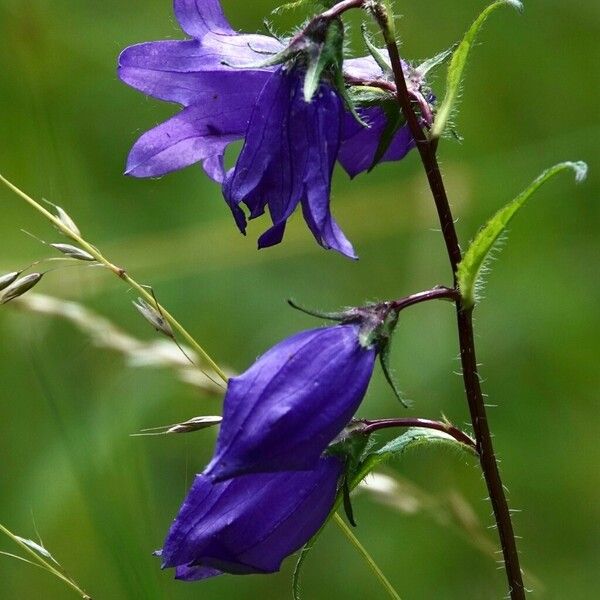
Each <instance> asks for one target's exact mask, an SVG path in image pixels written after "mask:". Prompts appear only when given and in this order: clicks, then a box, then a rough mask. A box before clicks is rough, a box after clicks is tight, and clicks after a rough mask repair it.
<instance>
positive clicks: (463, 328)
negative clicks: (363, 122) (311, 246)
mask: <svg viewBox="0 0 600 600" xmlns="http://www.w3.org/2000/svg"><path fill="white" fill-rule="evenodd" d="M373 14H374V17H375V19H376V21H377V22H378V24H379V26H380V28H381V31H382V33H383V37H384V40H385V44H386V49H387V52H388V54H389V57H390V61H391V65H392V70H393V73H394V80H395V82H396V89H397V98H398V103H399V104H400V106H401V108H402V112H403V113H404V116H405V118H406V120H407V123H408V125H409V127H410V130H411V133H412V135H413V138H414V140H415V143H416V146H417V149H418V151H419V154H420V156H421V162H422V163H423V167H424V168H425V173H426V175H427V180H428V182H429V187H430V189H431V193H432V195H433V198H434V201H435V206H436V210H437V213H438V218H439V221H440V225H441V229H442V234H443V236H444V241H445V244H446V249H447V253H448V258H449V260H450V265H451V267H452V273H453V275H454V284H455V287H456V272H457V267H458V264H459V263H460V261H461V258H462V255H461V251H460V246H459V242H458V235H457V232H456V227H455V226H454V218H453V215H452V210H451V208H450V203H449V201H448V195H447V193H446V188H445V185H444V180H443V178H442V174H441V171H440V168H439V164H438V161H437V141H436V140H429V139H428V137H427V135H426V133H425V131H424V129H423V127H422V126H421V123H420V122H419V118H418V116H417V114H416V112H415V110H414V108H413V105H412V102H411V97H410V94H409V91H408V87H407V84H406V80H405V77H404V72H403V70H402V61H401V58H400V53H399V50H398V44H397V43H396V39H395V37H394V35H393V32H392V28H391V25H390V21H389V15H388V14H387V12H386V11H385V9H384V7H383V6H382V5H381V4H378V5H377V7H376V8H375V9H374V10H373ZM455 302H456V314H457V325H458V333H459V342H460V357H461V363H462V374H463V381H464V387H465V391H466V395H467V400H468V404H469V410H470V413H471V421H472V424H473V430H474V432H475V439H476V447H477V452H478V454H479V458H480V463H481V469H482V471H483V475H484V478H485V482H486V485H487V488H488V492H489V496H490V500H491V503H492V507H493V510H494V517H495V520H496V525H497V528H498V534H499V537H500V543H501V545H502V553H503V556H504V567H505V570H506V576H507V579H508V584H509V590H510V597H511V599H512V600H523V599H524V598H525V587H524V585H523V575H522V572H521V567H520V564H519V554H518V550H517V544H516V539H515V533H514V529H513V525H512V520H511V514H510V509H509V507H508V501H507V499H506V494H505V491H504V486H503V484H502V480H501V478H500V471H499V469H498V463H497V461H496V457H495V454H494V447H493V442H492V436H491V433H490V429H489V425H488V420H487V414H486V409H485V403H484V399H483V393H482V391H481V384H480V379H479V372H478V367H477V358H476V353H475V339H474V331H473V318H472V317H473V308H472V307H471V308H465V307H464V306H463V304H462V301H461V299H460V296H457V297H456V298H455Z"/></svg>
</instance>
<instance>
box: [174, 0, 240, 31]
mask: <svg viewBox="0 0 600 600" xmlns="http://www.w3.org/2000/svg"><path fill="white" fill-rule="evenodd" d="M173 5H174V9H175V16H176V17H177V21H179V24H180V25H181V28H182V29H183V30H184V31H185V32H186V33H187V34H188V35H191V36H192V37H195V38H201V37H203V36H205V35H206V34H207V33H209V32H211V33H215V34H219V35H235V32H234V31H233V29H231V25H229V22H228V21H227V19H226V18H225V15H224V14H223V8H222V6H221V2H220V1H219V0H175V1H174V3H173Z"/></svg>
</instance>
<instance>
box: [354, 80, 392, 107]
mask: <svg viewBox="0 0 600 600" xmlns="http://www.w3.org/2000/svg"><path fill="white" fill-rule="evenodd" d="M348 96H349V97H350V101H351V102H352V104H353V105H354V106H355V107H357V108H370V107H372V106H380V105H381V104H382V103H384V102H385V103H388V104H392V103H394V104H396V106H397V102H396V100H395V99H394V98H393V96H392V95H391V94H390V93H389V92H388V91H386V90H383V89H381V88H376V87H372V86H369V85H351V86H350V87H349V88H348Z"/></svg>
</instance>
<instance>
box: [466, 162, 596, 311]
mask: <svg viewBox="0 0 600 600" xmlns="http://www.w3.org/2000/svg"><path fill="white" fill-rule="evenodd" d="M565 170H573V171H574V172H575V179H576V181H578V182H579V181H583V179H585V176H586V173H587V165H586V164H585V163H584V162H581V161H580V162H563V163H559V164H557V165H554V166H553V167H551V168H550V169H547V170H546V171H544V172H543V173H542V174H541V175H540V176H539V177H538V178H537V179H535V181H533V182H532V183H531V185H530V186H529V187H528V188H527V189H525V190H524V191H523V192H521V193H520V194H519V195H518V196H517V197H516V198H515V199H514V200H512V201H511V202H509V203H508V204H507V205H506V206H505V207H504V208H501V209H500V210H499V211H498V212H497V213H496V214H495V215H494V216H493V217H492V218H491V219H490V220H489V221H488V222H487V223H486V224H485V225H484V226H483V227H482V228H481V229H480V230H479V232H478V233H477V235H476V236H475V239H474V240H473V241H472V242H471V244H470V245H469V248H468V249H467V251H466V252H465V254H464V256H463V259H462V261H461V262H460V264H459V265H458V269H457V272H456V276H457V281H458V287H459V289H460V293H461V296H462V304H463V307H464V308H466V309H469V308H472V307H473V306H474V305H475V302H476V301H477V287H478V284H479V283H480V281H481V274H482V271H483V270H484V267H485V263H486V260H487V258H488V257H489V256H490V252H491V251H492V250H493V248H494V247H495V245H496V243H497V242H498V239H499V238H500V237H501V236H502V234H503V233H504V232H505V231H506V227H507V226H508V224H509V223H510V221H511V220H512V218H513V217H514V216H515V215H516V213H517V212H518V211H519V210H520V209H521V208H523V206H524V205H525V203H526V202H527V201H528V200H529V198H530V197H531V196H532V195H533V194H534V193H535V192H536V191H537V190H538V189H539V188H540V187H541V186H542V185H543V184H544V183H545V182H546V181H548V180H549V179H551V178H552V177H554V175H557V174H558V173H560V172H561V171H565Z"/></svg>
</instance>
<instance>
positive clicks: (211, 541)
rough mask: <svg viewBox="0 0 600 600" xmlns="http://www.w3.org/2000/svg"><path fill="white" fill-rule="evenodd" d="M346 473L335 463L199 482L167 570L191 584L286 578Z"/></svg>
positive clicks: (168, 549) (175, 530) (171, 540)
mask: <svg viewBox="0 0 600 600" xmlns="http://www.w3.org/2000/svg"><path fill="white" fill-rule="evenodd" d="M342 468H343V465H342V462H341V461H340V459H338V458H337V457H333V456H330V457H325V458H322V459H320V460H319V461H318V463H317V464H316V465H315V467H314V469H313V470H311V471H301V472H291V473H290V472H287V473H285V472H284V473H275V474H271V473H267V474H258V475H257V474H253V475H244V476H241V477H236V478H235V479H231V480H229V481H224V482H221V483H213V482H211V481H210V479H209V478H208V477H206V476H205V475H203V474H202V475H198V476H197V477H196V480H195V482H194V484H193V486H192V489H191V490H190V492H189V494H188V496H187V498H186V500H185V502H184V504H183V506H182V507H181V509H180V512H179V515H178V516H177V518H176V519H175V521H174V523H173V525H172V527H171V529H170V531H169V534H168V536H167V539H166V541H165V544H164V547H163V549H162V551H161V552H160V553H159V554H160V555H161V557H162V560H163V567H164V568H173V567H175V568H176V577H177V578H178V579H183V580H186V581H194V580H200V579H206V578H208V577H214V576H215V575H220V574H221V573H232V574H236V575H244V574H250V573H273V572H275V571H278V570H279V568H280V566H281V562H282V561H283V559H284V558H286V557H287V556H289V555H290V554H292V553H293V552H295V551H296V550H298V549H299V548H301V547H302V546H303V545H304V544H305V543H306V542H307V541H308V540H309V539H310V538H311V537H312V536H313V535H314V534H315V533H316V532H317V531H318V529H319V528H320V527H321V525H322V524H323V523H324V521H325V519H326V518H327V516H328V515H329V513H330V511H331V509H332V508H333V505H334V502H335V497H336V493H337V487H338V480H339V478H340V476H341V473H342Z"/></svg>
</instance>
